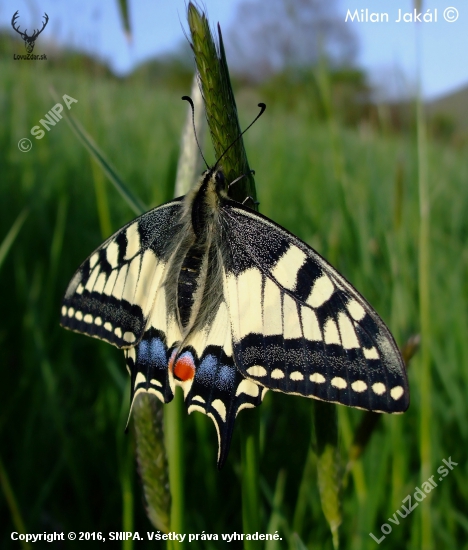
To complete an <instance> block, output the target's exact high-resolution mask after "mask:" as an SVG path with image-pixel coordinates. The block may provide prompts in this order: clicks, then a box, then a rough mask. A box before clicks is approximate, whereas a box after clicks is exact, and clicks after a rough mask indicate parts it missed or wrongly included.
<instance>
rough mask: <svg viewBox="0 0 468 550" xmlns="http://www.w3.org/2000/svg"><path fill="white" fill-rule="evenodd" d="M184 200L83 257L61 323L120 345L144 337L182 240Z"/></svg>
mask: <svg viewBox="0 0 468 550" xmlns="http://www.w3.org/2000/svg"><path fill="white" fill-rule="evenodd" d="M182 204H183V203H182V202H181V201H180V200H179V199H176V200H174V201H172V202H169V203H167V204H164V205H162V206H159V207H158V208H154V209H153V210H150V211H149V212H147V213H146V214H143V215H142V216H140V217H139V218H137V219H136V220H134V221H133V222H131V223H129V224H127V225H126V226H125V227H123V228H122V229H120V230H119V231H117V232H116V233H115V234H114V235H112V236H111V237H110V238H109V239H107V240H106V241H105V242H104V243H103V244H102V245H101V246H100V247H99V248H98V249H97V250H96V251H95V252H93V254H91V256H90V257H89V258H88V259H87V260H85V261H84V262H83V264H82V265H81V266H80V267H79V269H78V270H77V271H76V273H75V275H74V276H73V279H72V280H71V282H70V284H69V285H68V288H67V291H66V293H65V297H64V299H63V302H62V315H61V321H60V322H61V324H62V326H64V327H66V328H68V329H71V330H74V331H77V332H82V333H84V334H87V335H89V336H94V337H96V338H100V339H102V340H106V341H108V342H110V343H111V344H114V345H116V346H117V347H119V348H128V347H130V346H132V345H135V344H136V343H137V342H138V341H139V340H140V339H141V337H142V335H143V332H144V330H145V326H146V323H147V320H148V317H149V315H150V313H151V310H152V307H153V302H154V299H155V295H156V292H157V289H158V288H159V285H160V283H161V279H162V276H163V273H164V269H165V265H166V262H167V260H168V257H169V255H170V253H171V251H172V249H171V247H173V244H174V242H176V241H177V234H178V231H179V227H180V226H179V220H180V215H181V211H182Z"/></svg>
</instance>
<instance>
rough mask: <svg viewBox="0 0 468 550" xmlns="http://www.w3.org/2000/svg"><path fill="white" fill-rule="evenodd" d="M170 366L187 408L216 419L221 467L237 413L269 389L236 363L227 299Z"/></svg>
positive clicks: (259, 400)
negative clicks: (247, 374)
mask: <svg viewBox="0 0 468 550" xmlns="http://www.w3.org/2000/svg"><path fill="white" fill-rule="evenodd" d="M169 370H170V371H171V374H172V375H173V376H174V380H175V384H177V385H180V386H182V388H183V390H184V395H185V403H186V406H187V411H188V412H189V413H191V412H193V411H198V412H202V413H203V414H206V415H207V416H209V417H210V418H211V419H212V420H213V422H214V424H215V427H216V432H217V434H218V467H219V468H221V467H222V465H223V464H224V462H225V460H226V458H227V455H228V451H229V446H230V443H231V438H232V432H233V429H234V421H235V419H236V416H237V414H238V413H239V411H240V410H242V409H245V408H252V407H256V406H257V405H260V403H261V402H262V399H263V397H264V395H265V391H266V390H265V388H263V387H261V386H259V385H258V384H255V383H253V382H252V381H250V380H247V379H246V378H245V376H244V375H243V374H242V373H241V372H240V371H239V370H238V369H237V368H236V366H235V364H234V359H233V356H232V344H231V325H230V319H229V312H228V308H227V306H226V304H225V303H224V302H222V303H221V304H220V305H219V307H218V310H217V312H216V313H215V315H214V319H213V320H212V322H211V323H210V324H209V325H207V326H206V327H205V328H203V329H202V330H198V331H196V332H195V333H194V334H193V335H192V336H191V337H189V338H188V340H187V342H186V343H185V345H184V347H183V348H182V349H181V350H180V351H178V352H177V356H176V357H175V358H174V359H173V361H172V362H171V363H170V366H169Z"/></svg>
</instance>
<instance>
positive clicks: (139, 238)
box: [61, 161, 409, 468]
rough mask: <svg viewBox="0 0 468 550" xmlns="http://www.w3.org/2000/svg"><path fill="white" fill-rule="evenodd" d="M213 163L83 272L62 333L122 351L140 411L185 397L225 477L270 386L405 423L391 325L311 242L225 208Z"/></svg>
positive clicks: (67, 302)
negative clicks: (208, 427) (152, 402)
mask: <svg viewBox="0 0 468 550" xmlns="http://www.w3.org/2000/svg"><path fill="white" fill-rule="evenodd" d="M218 163H219V161H218V162H217V163H216V165H215V166H213V167H212V168H208V169H207V170H206V171H205V172H204V173H203V175H202V176H201V178H200V180H199V181H198V184H197V185H196V186H195V187H194V188H193V189H192V190H191V191H190V192H189V193H188V194H187V195H185V196H183V197H179V198H177V199H174V200H172V201H170V202H168V203H166V204H163V205H161V206H158V207H156V208H154V209H153V210H150V211H149V212H147V213H145V214H143V215H142V216H140V217H138V218H137V219H135V220H133V221H132V222H130V223H128V224H127V225H125V226H124V227H123V228H122V229H120V230H119V231H117V232H116V233H114V235H112V236H111V237H110V238H108V239H107V240H106V241H105V242H104V243H103V244H102V245H101V246H100V247H99V248H97V249H96V250H95V251H94V252H93V253H92V254H91V255H90V256H89V258H88V259H86V260H85V261H84V262H83V264H82V265H81V266H80V267H79V269H78V270H77V271H76V273H75V275H74V276H73V278H72V280H71V282H70V284H69V285H68V288H67V290H66V293H65V297H64V299H63V303H62V310H61V324H62V326H63V327H65V328H67V329H70V330H74V331H76V332H80V333H83V334H86V335H88V336H93V337H95V338H99V339H101V340H105V341H107V342H109V343H110V344H113V345H115V346H117V347H118V348H120V349H123V350H124V354H125V359H126V364H127V368H128V371H129V373H130V376H131V391H132V398H131V402H132V404H133V402H134V400H135V398H136V396H137V395H138V394H140V393H143V392H146V393H149V394H153V395H155V396H156V397H157V398H159V399H160V400H161V401H162V402H163V403H168V402H169V401H171V400H172V398H173V397H174V392H175V388H176V386H180V387H181V388H182V390H183V393H184V398H185V403H186V407H187V411H188V413H191V412H192V411H199V412H202V413H204V414H206V415H207V416H209V417H210V418H211V419H212V420H213V422H214V424H215V427H216V430H217V434H218V442H219V445H218V467H219V468H221V467H222V465H223V464H224V462H225V460H226V458H227V455H228V451H229V446H230V441H231V437H232V433H233V429H234V422H235V418H236V416H237V414H238V413H239V412H240V411H241V410H242V409H245V408H253V407H256V406H258V405H260V404H261V402H262V400H263V398H264V396H265V394H266V392H267V391H268V390H269V389H270V390H273V391H280V392H284V393H287V394H293V395H302V396H305V397H313V398H315V399H320V400H323V401H328V402H332V403H341V404H343V405H348V406H350V407H357V408H361V409H366V410H371V411H378V412H389V413H400V412H404V411H405V410H406V409H407V408H408V405H409V390H408V382H407V378H406V372H405V367H404V364H403V360H402V358H401V355H400V352H399V350H398V348H397V346H396V344H395V341H394V339H393V337H392V335H391V333H390V331H389V330H388V328H387V327H386V326H385V324H384V322H383V321H382V320H381V319H380V317H379V316H378V314H377V313H376V312H375V311H374V310H373V309H372V307H371V306H370V305H369V304H368V303H367V302H366V300H365V299H364V298H363V297H362V296H361V295H360V294H359V292H358V291H357V290H356V289H354V288H353V287H352V286H351V285H350V284H349V283H348V282H347V281H346V280H345V278H344V277H343V276H341V275H340V274H339V273H338V272H337V271H336V270H335V269H334V268H333V267H332V266H331V265H330V264H329V263H328V262H327V261H326V260H325V259H324V258H322V257H321V256H320V255H319V254H318V253H317V252H315V251H314V250H313V249H312V248H311V247H309V246H308V245H307V244H306V243H304V242H303V241H301V240H300V239H298V238H297V237H295V236H294V235H293V234H292V233H290V232H288V231H287V230H286V229H284V228H283V227H281V226H279V225H277V224H276V223H274V222H273V221H272V220H270V219H268V218H267V217H265V216H263V215H261V214H259V213H257V212H255V211H254V210H251V209H250V208H248V207H247V206H246V205H245V204H241V203H239V202H236V201H233V200H232V199H230V198H229V196H228V189H229V185H228V182H227V181H226V179H225V177H224V174H223V171H222V169H221V168H220V167H219V166H218ZM130 410H131V409H130Z"/></svg>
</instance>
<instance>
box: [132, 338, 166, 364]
mask: <svg viewBox="0 0 468 550" xmlns="http://www.w3.org/2000/svg"><path fill="white" fill-rule="evenodd" d="M137 357H138V363H140V364H142V365H144V366H151V367H156V368H159V369H165V368H166V367H167V354H166V347H165V346H164V344H163V342H162V341H161V340H160V339H159V338H152V339H151V340H150V341H148V340H142V341H141V342H140V343H139V344H138V347H137Z"/></svg>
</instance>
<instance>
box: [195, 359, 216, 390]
mask: <svg viewBox="0 0 468 550" xmlns="http://www.w3.org/2000/svg"><path fill="white" fill-rule="evenodd" d="M217 365H218V360H217V359H216V357H215V356H214V355H207V356H206V357H205V359H203V361H202V362H201V363H200V366H199V367H198V369H197V372H196V374H195V378H196V380H197V381H198V382H201V383H202V384H204V385H205V386H212V385H213V382H214V379H215V376H216V367H217Z"/></svg>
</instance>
